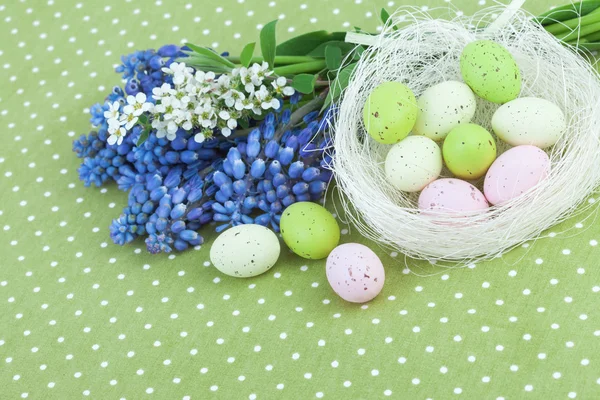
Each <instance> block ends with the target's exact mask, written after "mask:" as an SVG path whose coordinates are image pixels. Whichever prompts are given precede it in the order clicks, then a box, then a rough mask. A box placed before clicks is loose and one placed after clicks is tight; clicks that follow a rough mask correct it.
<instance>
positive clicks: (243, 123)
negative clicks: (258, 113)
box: [238, 118, 250, 129]
mask: <svg viewBox="0 0 600 400" xmlns="http://www.w3.org/2000/svg"><path fill="white" fill-rule="evenodd" d="M238 123H239V124H240V126H241V127H242V129H248V128H250V122H249V121H248V118H240V119H238Z"/></svg>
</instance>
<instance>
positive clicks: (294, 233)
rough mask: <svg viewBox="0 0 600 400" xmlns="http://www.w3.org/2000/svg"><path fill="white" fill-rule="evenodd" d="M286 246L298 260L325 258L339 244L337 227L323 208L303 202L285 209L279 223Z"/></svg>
mask: <svg viewBox="0 0 600 400" xmlns="http://www.w3.org/2000/svg"><path fill="white" fill-rule="evenodd" d="M279 226H280V228H281V236H282V237H283V240H284V241H285V244H287V246H288V247H289V248H290V249H291V250H292V251H293V252H294V253H296V254H297V255H299V256H300V257H304V258H308V259H311V260H320V259H322V258H325V257H327V256H328V255H329V253H331V251H332V250H333V249H334V248H335V247H336V246H337V245H338V243H339V241H340V227H339V225H338V223H337V221H336V220H335V218H334V217H333V215H331V213H330V212H329V211H327V210H326V209H325V208H324V207H322V206H320V205H318V204H316V203H311V202H308V201H303V202H299V203H295V204H292V205H291V206H289V207H288V208H286V209H285V211H284V212H283V214H282V215H281V221H280V223H279Z"/></svg>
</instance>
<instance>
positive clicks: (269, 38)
mask: <svg viewBox="0 0 600 400" xmlns="http://www.w3.org/2000/svg"><path fill="white" fill-rule="evenodd" d="M276 26H277V20H275V21H271V22H269V23H268V24H266V25H265V26H264V27H263V28H262V30H261V31H260V51H261V52H262V56H263V58H264V59H265V62H267V63H268V64H269V67H271V69H272V68H273V67H275V53H276V48H277V47H276V44H277V40H276V38H275V27H276Z"/></svg>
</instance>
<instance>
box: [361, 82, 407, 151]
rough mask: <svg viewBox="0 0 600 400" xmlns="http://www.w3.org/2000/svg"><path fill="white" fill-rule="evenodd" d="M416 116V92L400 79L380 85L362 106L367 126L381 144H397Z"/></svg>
mask: <svg viewBox="0 0 600 400" xmlns="http://www.w3.org/2000/svg"><path fill="white" fill-rule="evenodd" d="M416 119H417V100H416V99H415V95H414V94H413V92H412V91H411V90H410V89H409V88H408V87H406V86H405V85H403V84H402V83H400V82H385V83H382V84H381V85H379V86H377V87H376V88H375V89H374V90H373V91H372V92H371V94H369V97H368V98H367V101H366V103H365V105H364V108H363V121H364V125H365V129H366V130H367V132H368V133H369V135H371V137H372V138H373V139H375V140H376V141H378V142H379V143H384V144H394V143H398V142H399V141H401V140H402V139H404V138H405V137H406V136H407V135H408V134H409V132H410V130H411V129H412V128H413V126H414V125H415V121H416Z"/></svg>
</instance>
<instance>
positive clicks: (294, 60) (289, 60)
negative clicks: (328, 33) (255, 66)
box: [225, 56, 316, 65]
mask: <svg viewBox="0 0 600 400" xmlns="http://www.w3.org/2000/svg"><path fill="white" fill-rule="evenodd" d="M225 58H227V59H228V60H229V61H231V62H233V63H236V64H240V63H241V60H240V57H238V56H229V57H225ZM315 60H316V59H315V58H313V57H308V56H275V64H276V65H289V64H300V63H305V62H311V61H315ZM263 61H264V58H262V57H252V59H251V60H250V63H262V62H263Z"/></svg>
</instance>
